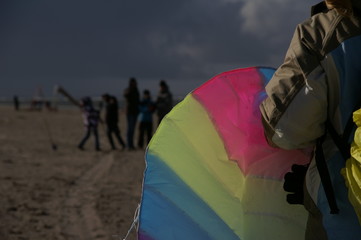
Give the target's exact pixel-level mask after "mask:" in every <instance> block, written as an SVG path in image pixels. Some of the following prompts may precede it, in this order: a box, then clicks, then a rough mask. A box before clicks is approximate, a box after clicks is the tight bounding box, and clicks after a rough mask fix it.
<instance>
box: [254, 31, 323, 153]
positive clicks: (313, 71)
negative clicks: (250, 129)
mask: <svg viewBox="0 0 361 240" xmlns="http://www.w3.org/2000/svg"><path fill="white" fill-rule="evenodd" d="M307 37H308V36H307V35H306V34H305V33H304V31H303V30H302V26H298V27H297V29H296V31H295V34H294V36H293V39H292V41H291V44H290V47H289V49H288V51H287V54H286V58H285V61H284V63H283V64H282V65H281V66H280V67H279V68H278V69H277V71H276V72H275V74H274V76H273V77H272V79H271V81H270V82H269V83H268V84H267V86H266V93H267V98H266V99H265V100H264V101H263V102H262V103H261V105H260V109H261V113H262V123H263V125H264V129H265V135H266V137H267V140H268V142H269V144H270V145H271V146H274V147H280V148H284V149H299V148H306V147H310V146H312V145H314V144H315V141H316V139H317V138H318V137H320V136H322V135H323V133H324V123H325V121H326V117H327V79H326V75H325V72H324V70H323V68H322V67H321V65H320V60H319V59H320V58H319V54H318V53H317V52H316V51H315V50H313V49H315V48H314V47H312V46H313V45H312V43H310V42H309V41H307Z"/></svg>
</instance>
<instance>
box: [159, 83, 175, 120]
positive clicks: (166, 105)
mask: <svg viewBox="0 0 361 240" xmlns="http://www.w3.org/2000/svg"><path fill="white" fill-rule="evenodd" d="M156 107H157V115H158V124H160V122H161V121H162V119H163V118H164V116H165V115H166V114H167V113H168V112H170V110H172V107H173V96H172V93H171V92H170V91H169V87H168V85H167V83H166V82H165V81H164V80H161V81H160V83H159V93H158V97H157V102H156Z"/></svg>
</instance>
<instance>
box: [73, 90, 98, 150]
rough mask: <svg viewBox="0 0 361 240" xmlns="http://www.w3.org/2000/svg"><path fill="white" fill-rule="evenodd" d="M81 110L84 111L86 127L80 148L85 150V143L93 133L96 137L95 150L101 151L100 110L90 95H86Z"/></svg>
mask: <svg viewBox="0 0 361 240" xmlns="http://www.w3.org/2000/svg"><path fill="white" fill-rule="evenodd" d="M80 107H81V110H82V112H83V120H84V125H85V128H86V132H85V135H84V137H83V139H82V140H81V142H80V143H79V145H78V148H79V149H81V150H84V144H85V143H86V141H87V140H88V138H89V137H90V134H91V133H93V134H94V137H95V150H97V151H100V146H99V135H98V123H99V121H100V116H99V111H98V110H96V109H94V107H93V103H92V101H91V99H90V98H89V97H84V98H82V100H81V103H80Z"/></svg>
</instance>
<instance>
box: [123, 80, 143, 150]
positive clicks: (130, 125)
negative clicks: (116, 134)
mask: <svg viewBox="0 0 361 240" xmlns="http://www.w3.org/2000/svg"><path fill="white" fill-rule="evenodd" d="M124 97H125V101H126V110H125V112H126V117H127V145H128V149H129V150H135V147H134V142H133V138H134V130H135V126H136V123H137V117H138V114H139V98H140V97H139V91H138V86H137V80H136V79H135V78H130V79H129V86H128V88H127V89H125V91H124Z"/></svg>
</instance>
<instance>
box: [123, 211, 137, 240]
mask: <svg viewBox="0 0 361 240" xmlns="http://www.w3.org/2000/svg"><path fill="white" fill-rule="evenodd" d="M139 209H140V204H138V207H137V209H135V213H134V218H133V223H132V225H131V226H130V228H129V230H128V233H127V235H125V237H124V238H123V240H126V239H127V238H128V236H129V234H130V233H131V231H132V230H133V228H135V226H136V225H137V224H138V220H139Z"/></svg>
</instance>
